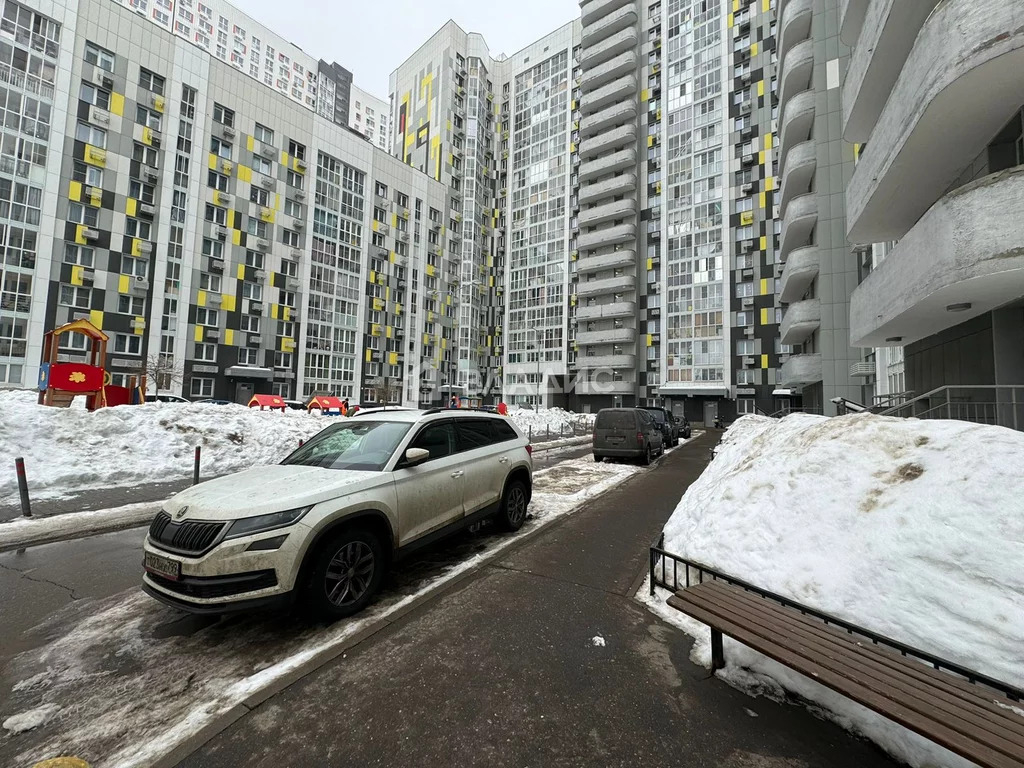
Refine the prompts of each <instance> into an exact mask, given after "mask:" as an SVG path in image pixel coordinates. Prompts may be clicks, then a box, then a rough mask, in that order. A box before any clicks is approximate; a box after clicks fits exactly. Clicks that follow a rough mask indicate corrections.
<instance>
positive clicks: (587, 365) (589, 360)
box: [576, 355, 636, 370]
mask: <svg viewBox="0 0 1024 768" xmlns="http://www.w3.org/2000/svg"><path fill="white" fill-rule="evenodd" d="M635 366H636V355H577V356H576V367H577V368H579V369H580V370H593V369H594V368H630V369H632V368H634V367H635Z"/></svg>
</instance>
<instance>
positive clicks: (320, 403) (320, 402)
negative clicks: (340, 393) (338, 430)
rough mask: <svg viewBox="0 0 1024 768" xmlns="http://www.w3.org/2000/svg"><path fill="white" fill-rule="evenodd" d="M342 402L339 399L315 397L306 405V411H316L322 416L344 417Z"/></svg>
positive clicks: (325, 396)
mask: <svg viewBox="0 0 1024 768" xmlns="http://www.w3.org/2000/svg"><path fill="white" fill-rule="evenodd" d="M344 402H345V401H344V400H342V399H341V398H340V397H331V396H330V395H317V396H316V397H314V398H313V399H312V400H310V401H309V403H308V404H307V405H306V410H308V411H309V412H310V413H313V411H314V410H317V411H320V413H321V414H323V415H324V416H344V415H345V410H344Z"/></svg>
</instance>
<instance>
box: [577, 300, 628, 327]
mask: <svg viewBox="0 0 1024 768" xmlns="http://www.w3.org/2000/svg"><path fill="white" fill-rule="evenodd" d="M616 317H636V304H635V303H634V302H632V301H613V302H612V303H610V304H596V305H594V306H592V307H578V308H577V309H576V319H577V320H579V321H581V322H582V321H583V320H605V319H609V320H611V319H614V318H616Z"/></svg>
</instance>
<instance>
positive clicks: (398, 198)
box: [395, 192, 409, 208]
mask: <svg viewBox="0 0 1024 768" xmlns="http://www.w3.org/2000/svg"><path fill="white" fill-rule="evenodd" d="M395 202H396V203H398V204H399V205H400V206H402V207H403V208H408V207H409V196H408V195H403V194H402V193H401V192H395Z"/></svg>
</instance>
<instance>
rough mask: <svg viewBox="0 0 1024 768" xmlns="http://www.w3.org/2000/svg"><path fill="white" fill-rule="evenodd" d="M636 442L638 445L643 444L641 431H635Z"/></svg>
mask: <svg viewBox="0 0 1024 768" xmlns="http://www.w3.org/2000/svg"><path fill="white" fill-rule="evenodd" d="M636 444H637V445H640V446H642V445H643V444H644V433H643V432H637V433H636Z"/></svg>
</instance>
